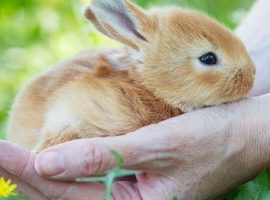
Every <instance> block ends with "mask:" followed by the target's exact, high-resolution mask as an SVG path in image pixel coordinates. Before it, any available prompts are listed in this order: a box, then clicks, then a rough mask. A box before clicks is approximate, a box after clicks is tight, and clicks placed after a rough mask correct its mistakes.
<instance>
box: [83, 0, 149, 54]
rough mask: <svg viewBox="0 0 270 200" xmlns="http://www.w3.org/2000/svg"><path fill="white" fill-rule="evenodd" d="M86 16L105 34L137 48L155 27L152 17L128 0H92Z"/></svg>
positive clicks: (145, 40)
mask: <svg viewBox="0 0 270 200" xmlns="http://www.w3.org/2000/svg"><path fill="white" fill-rule="evenodd" d="M85 16H86V17H87V18H88V19H89V20H90V21H91V22H92V23H93V24H94V25H95V26H96V28H97V29H98V30H99V31H100V32H102V33H103V34H105V35H107V36H109V37H111V38H113V39H115V40H118V41H120V42H123V43H125V44H127V45H129V46H131V47H133V48H135V49H139V46H140V44H141V43H142V42H147V37H149V34H150V33H151V30H152V28H153V22H152V19H151V17H149V16H148V15H147V14H146V13H145V12H144V11H143V10H141V9H140V8H138V7H137V6H135V5H134V4H132V3H130V2H129V1H127V0H91V1H90V4H89V5H88V7H87V9H86V12H85Z"/></svg>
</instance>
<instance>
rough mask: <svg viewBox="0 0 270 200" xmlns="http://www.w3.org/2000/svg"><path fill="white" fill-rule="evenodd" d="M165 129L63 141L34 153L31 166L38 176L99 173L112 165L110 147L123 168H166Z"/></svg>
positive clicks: (66, 177) (168, 154)
mask: <svg viewBox="0 0 270 200" xmlns="http://www.w3.org/2000/svg"><path fill="white" fill-rule="evenodd" d="M164 131H166V132H168V128H166V130H164V128H162V125H158V124H157V125H150V126H148V127H145V128H142V129H140V130H138V131H135V132H133V133H129V134H127V135H123V136H115V137H104V138H90V139H80V140H74V141H70V142H66V143H63V144H60V145H57V146H54V147H50V148H49V149H47V150H45V151H43V152H41V153H40V154H38V156H37V158H36V160H35V169H36V171H37V173H38V174H40V175H41V176H45V177H49V178H53V179H62V180H73V179H74V178H77V177H85V176H91V175H94V174H101V173H103V172H105V171H107V170H109V169H111V168H113V167H114V166H115V159H114V157H113V156H112V154H111V150H114V151H117V152H118V153H119V154H120V155H121V156H122V158H123V160H124V163H123V166H122V167H123V168H129V169H131V168H132V169H134V170H136V169H137V170H150V169H151V170H152V171H153V170H157V171H159V170H160V171H161V170H163V169H164V167H169V166H170V163H172V162H170V161H169V160H171V158H172V151H173V150H174V149H175V148H169V147H170V145H169V143H170V139H169V138H170V137H169V135H170V134H169V132H168V134H167V133H166V132H164Z"/></svg>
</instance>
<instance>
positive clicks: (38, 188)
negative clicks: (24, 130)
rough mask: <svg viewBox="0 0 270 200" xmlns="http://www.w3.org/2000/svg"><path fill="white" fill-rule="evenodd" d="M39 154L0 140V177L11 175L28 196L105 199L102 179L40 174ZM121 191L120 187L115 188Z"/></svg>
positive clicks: (35, 199) (31, 198)
mask: <svg viewBox="0 0 270 200" xmlns="http://www.w3.org/2000/svg"><path fill="white" fill-rule="evenodd" d="M35 158H36V155H35V154H34V153H31V152H29V151H27V150H25V149H23V148H21V147H19V146H17V145H15V144H11V143H8V142H5V141H0V177H5V178H6V179H11V180H12V182H14V183H16V184H17V185H18V191H19V192H21V193H22V194H23V195H24V196H25V197H27V199H28V200H54V199H62V200H74V199H80V200H89V199H93V200H103V199H104V186H103V185H102V184H100V183H75V182H57V181H53V180H46V179H44V178H41V177H40V176H38V175H37V173H36V171H35V169H34V161H35ZM114 192H118V188H117V187H116V188H115V189H114Z"/></svg>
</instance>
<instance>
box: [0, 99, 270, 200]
mask: <svg viewBox="0 0 270 200" xmlns="http://www.w3.org/2000/svg"><path fill="white" fill-rule="evenodd" d="M269 102H270V95H265V96H261V97H255V98H251V99H249V100H243V101H241V102H237V103H234V104H230V105H222V106H218V107H212V108H206V109H203V110H200V111H195V112H191V113H187V114H184V115H182V116H179V117H176V118H173V119H169V120H167V121H164V122H162V123H159V124H156V125H151V126H148V127H145V128H142V129H140V130H138V131H135V132H133V133H130V134H127V135H124V136H118V137H107V138H92V139H81V140H74V141H71V142H67V143H64V144H60V145H57V146H54V147H51V148H49V149H47V150H45V151H44V152H41V153H40V154H39V155H37V157H36V156H35V155H31V154H29V153H28V154H29V156H30V158H29V161H28V164H24V165H25V166H26V167H23V166H21V168H22V169H21V170H18V165H17V166H14V165H15V163H17V162H18V161H16V160H10V159H8V158H6V160H5V158H4V160H3V156H1V155H0V158H1V162H0V163H9V164H8V165H7V164H6V165H5V166H2V168H4V169H5V170H7V171H8V172H9V173H12V172H13V171H16V169H17V171H16V173H12V174H15V176H18V177H19V178H20V179H22V180H23V181H25V182H27V184H29V185H31V186H32V187H34V188H36V189H37V190H39V191H40V192H41V193H42V194H43V195H45V196H46V194H48V193H51V194H53V195H54V196H55V197H59V195H60V196H61V198H60V199H76V198H75V197H74V196H76V195H78V193H79V194H80V195H83V197H85V196H87V198H86V197H85V198H86V199H95V200H98V199H103V196H102V193H103V192H104V187H103V186H102V184H98V183H97V184H77V183H74V182H71V183H67V182H64V181H67V180H69V181H73V180H74V179H75V178H77V177H85V176H93V175H96V174H100V173H102V172H105V171H106V170H108V169H111V168H112V167H114V158H113V156H112V155H111V153H110V152H111V150H116V151H117V152H119V153H120V154H121V155H122V157H123V158H124V164H123V168H128V169H138V170H143V171H144V173H143V174H139V175H136V181H134V182H133V181H130V182H128V181H118V182H115V183H114V186H113V194H112V196H113V197H114V199H115V200H127V199H130V200H137V199H138V200H148V199H149V200H170V199H172V197H173V196H174V195H177V196H178V197H179V199H181V200H185V199H187V200H192V199H200V200H202V199H209V198H210V199H211V198H215V197H217V196H218V195H220V194H222V193H223V192H226V191H228V190H229V189H231V188H232V187H235V186H237V185H239V184H240V183H242V182H244V181H247V180H249V179H251V178H252V177H253V176H255V175H256V174H257V173H258V172H259V171H260V170H262V169H263V168H266V167H267V166H269V153H270V149H269V148H270V145H269V143H270V104H269ZM6 145H7V144H6ZM0 148H1V151H3V150H5V149H10V148H11V147H9V148H7V147H3V146H2V145H1V147H0ZM1 151H0V152H1ZM10 151H11V150H10ZM13 151H15V150H13ZM21 151H23V150H21ZM11 152H12V151H11ZM16 154H18V152H16V153H15V152H14V153H13V154H10V155H9V157H11V156H15V155H16ZM24 154H26V152H24ZM24 154H23V155H24ZM29 156H28V157H29ZM34 160H35V169H36V171H37V173H38V174H39V175H41V176H42V177H44V178H48V179H51V180H52V181H49V180H45V179H42V178H40V177H38V176H37V175H36V174H35V170H34V166H33V162H34ZM23 169H24V170H23ZM55 180H60V181H63V182H54V181H55ZM37 183H40V184H37ZM58 186H59V188H57V187H58ZM93 194H94V196H93ZM47 197H48V196H47ZM83 197H82V196H80V199H84V198H83ZM90 197H93V198H90Z"/></svg>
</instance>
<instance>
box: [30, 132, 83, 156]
mask: <svg viewBox="0 0 270 200" xmlns="http://www.w3.org/2000/svg"><path fill="white" fill-rule="evenodd" d="M80 138H81V137H80V134H79V133H66V132H59V133H43V134H42V135H41V137H40V139H39V142H38V144H37V145H36V147H35V149H34V152H36V153H39V152H41V151H43V150H44V149H47V148H49V147H51V146H55V145H57V144H61V143H64V142H67V141H71V140H76V139H80Z"/></svg>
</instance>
